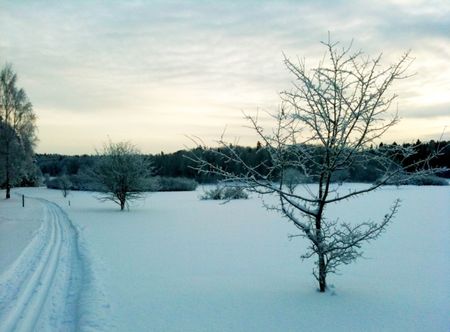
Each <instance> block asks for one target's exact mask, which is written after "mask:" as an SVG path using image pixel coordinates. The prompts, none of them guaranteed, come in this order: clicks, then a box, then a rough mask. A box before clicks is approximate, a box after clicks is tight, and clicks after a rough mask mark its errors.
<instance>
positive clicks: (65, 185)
mask: <svg viewBox="0 0 450 332" xmlns="http://www.w3.org/2000/svg"><path fill="white" fill-rule="evenodd" d="M58 182H59V187H60V188H61V193H62V195H63V197H64V198H66V197H67V196H68V195H69V193H70V188H71V187H72V182H71V181H70V178H69V176H68V175H67V174H63V175H62V176H61V177H60V178H59V179H58Z"/></svg>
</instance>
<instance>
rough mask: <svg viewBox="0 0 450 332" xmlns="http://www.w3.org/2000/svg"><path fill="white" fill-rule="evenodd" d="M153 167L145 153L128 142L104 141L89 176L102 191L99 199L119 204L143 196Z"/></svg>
mask: <svg viewBox="0 0 450 332" xmlns="http://www.w3.org/2000/svg"><path fill="white" fill-rule="evenodd" d="M151 171H152V167H151V165H150V163H149V161H148V160H147V159H146V158H145V156H143V155H141V154H140V152H139V150H138V149H137V148H136V147H135V146H134V145H133V144H131V143H129V142H120V143H112V142H109V143H108V144H105V146H104V148H103V151H102V153H101V154H100V156H99V161H98V163H97V164H96V165H95V167H94V169H93V170H92V173H91V175H90V176H91V177H92V178H93V180H94V181H95V182H96V183H97V187H98V188H99V189H100V190H101V191H102V192H103V195H102V196H100V197H99V199H100V200H103V201H105V200H110V201H113V202H115V203H117V204H118V205H119V206H120V210H123V209H124V208H125V207H128V206H129V204H128V203H129V201H131V200H135V199H138V198H140V197H142V195H143V192H144V190H145V189H146V188H147V187H148V186H147V183H148V180H149V178H150V176H151Z"/></svg>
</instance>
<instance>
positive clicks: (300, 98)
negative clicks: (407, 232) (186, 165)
mask: <svg viewBox="0 0 450 332" xmlns="http://www.w3.org/2000/svg"><path fill="white" fill-rule="evenodd" d="M323 45H324V46H325V47H326V53H325V56H324V58H323V60H322V61H321V62H320V63H319V64H318V66H317V67H316V68H314V69H311V70H308V69H307V68H306V66H305V62H304V61H301V60H298V62H293V61H291V60H290V59H288V58H287V57H285V59H284V62H285V65H286V67H287V69H288V71H289V72H290V73H291V74H292V75H293V77H294V82H293V87H292V88H291V89H290V90H286V91H283V92H281V99H282V103H281V106H280V108H279V110H278V112H277V113H276V114H274V115H273V118H274V121H275V126H274V127H273V128H272V130H271V131H270V132H266V131H265V130H264V128H263V127H262V126H261V125H260V123H259V122H258V118H257V116H256V117H252V116H246V119H247V120H248V121H249V122H250V123H251V127H252V128H253V129H254V130H255V131H256V133H257V134H258V136H259V140H260V141H261V142H263V146H265V148H264V149H265V150H266V151H268V152H269V153H270V158H271V160H270V162H264V161H263V162H262V164H261V165H258V166H257V167H254V166H250V165H248V164H246V163H245V162H244V160H243V159H242V158H241V157H240V155H239V153H238V152H237V151H236V149H234V148H233V146H232V145H231V144H229V143H227V142H226V141H225V140H224V139H223V136H222V138H221V139H220V140H219V141H218V143H219V144H220V146H221V147H222V148H221V149H211V153H215V154H219V155H220V157H221V158H222V160H224V161H225V164H226V163H235V164H238V165H239V166H240V169H243V170H244V171H243V172H241V173H239V174H235V173H232V172H230V171H227V170H226V169H225V168H223V167H220V166H219V165H215V164H213V163H211V162H208V161H206V160H205V159H204V158H203V157H202V155H201V154H197V155H194V156H193V159H194V160H195V161H196V163H197V166H196V168H197V169H198V170H199V171H200V172H205V173H214V174H216V175H220V176H222V177H224V178H225V179H226V180H228V181H232V182H239V183H240V184H242V185H244V186H245V187H246V188H247V189H248V190H250V191H253V192H256V193H258V194H262V195H263V197H264V195H276V196H277V197H278V200H277V201H278V203H277V204H275V205H270V206H266V207H268V208H270V209H274V210H276V211H279V212H280V213H281V214H282V216H283V217H285V218H287V219H288V220H289V221H291V222H292V223H293V224H294V225H295V226H296V227H297V228H298V230H299V231H300V233H299V234H298V235H293V236H301V237H304V238H306V239H308V240H309V242H310V246H309V248H308V250H307V252H306V253H305V254H304V255H303V256H302V257H303V258H310V257H313V256H314V257H315V258H316V261H315V268H314V270H313V274H314V276H315V278H316V280H317V281H318V284H319V290H320V292H325V290H326V289H327V281H326V280H327V275H328V274H329V273H334V272H336V270H337V268H338V266H339V265H341V264H349V263H351V262H352V261H354V260H355V259H356V258H358V257H359V256H361V254H362V251H361V246H362V244H363V243H364V242H369V241H371V240H374V239H376V238H377V237H379V236H380V234H381V233H382V232H383V231H384V230H385V228H386V226H387V225H388V224H389V223H390V221H391V220H392V219H393V217H394V215H395V214H396V212H397V210H398V208H399V201H398V200H397V201H395V202H394V203H393V205H392V207H391V208H390V210H389V211H388V212H387V213H386V215H385V216H384V218H383V219H382V220H380V221H379V222H373V221H366V222H362V223H359V224H356V225H355V224H351V223H346V222H341V221H338V220H330V219H329V218H327V216H326V213H325V212H326V207H327V205H329V204H332V203H338V202H340V201H343V200H347V199H350V198H352V197H356V196H359V195H361V194H364V193H368V192H371V191H374V190H376V189H377V188H379V187H380V186H382V185H383V184H385V183H386V182H387V181H388V180H389V179H391V178H392V177H394V176H396V175H398V174H400V173H402V174H404V175H409V176H414V174H415V175H418V174H425V173H427V172H431V171H430V170H429V169H428V170H425V166H427V161H428V159H427V160H422V161H418V162H416V163H414V164H413V165H410V166H408V167H407V168H405V167H403V166H402V160H403V159H404V158H406V157H408V156H410V155H411V154H414V153H415V152H414V146H409V147H402V146H396V147H394V148H390V149H375V150H373V149H370V145H371V144H373V143H374V142H376V140H377V139H378V138H379V137H381V136H382V135H383V134H384V133H385V132H386V131H387V130H388V129H389V128H391V127H392V126H393V125H394V124H396V123H397V121H398V117H397V115H396V113H391V111H390V109H391V105H392V103H393V101H394V100H395V98H396V95H395V94H391V93H389V88H390V87H391V86H392V84H393V83H394V82H395V81H397V80H400V79H403V78H405V77H407V76H406V74H405V71H406V70H407V68H408V66H409V65H410V63H411V58H410V57H409V54H408V53H406V54H404V55H403V56H401V57H400V59H399V60H398V61H397V62H396V63H394V64H392V65H388V66H387V67H382V65H381V61H382V56H381V55H379V56H378V57H376V58H370V57H369V56H366V55H365V54H363V53H362V52H361V51H356V52H354V51H352V47H351V45H350V46H349V47H346V48H343V47H341V46H340V45H339V44H338V43H333V42H331V41H330V40H328V41H327V42H324V43H323ZM200 143H201V142H200ZM200 145H201V144H200ZM195 151H199V150H198V149H197V150H194V153H195ZM369 160H370V161H371V162H372V163H374V164H376V167H377V168H378V171H380V172H382V174H383V176H382V177H381V179H380V180H379V181H378V182H376V183H374V184H372V185H368V186H366V187H365V188H363V189H361V188H359V189H354V190H352V191H350V192H346V193H344V194H341V193H340V192H339V191H338V187H339V185H338V184H337V185H332V182H333V177H334V176H335V175H336V174H339V172H342V171H345V170H348V169H349V167H350V166H352V165H353V164H354V163H355V162H358V163H361V162H368V161H369ZM259 166H264V167H259ZM261 168H262V169H265V170H266V172H265V173H262V172H260V171H258V170H259V169H261ZM292 169H295V170H297V172H300V173H301V174H302V176H303V177H304V178H307V179H312V180H313V181H315V182H316V183H317V184H316V185H307V184H303V186H305V190H302V191H299V190H294V189H295V188H293V183H290V182H289V181H290V180H289V176H287V177H286V176H285V173H286V172H290V170H292ZM287 179H288V183H285V181H286V180H287Z"/></svg>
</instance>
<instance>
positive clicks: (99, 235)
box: [0, 185, 450, 331]
mask: <svg viewBox="0 0 450 332" xmlns="http://www.w3.org/2000/svg"><path fill="white" fill-rule="evenodd" d="M352 186H354V185H352ZM344 190H345V188H344ZM14 192H15V193H24V194H25V195H27V196H28V197H37V198H41V200H32V199H27V200H26V204H27V205H26V207H25V208H24V209H23V208H22V207H21V205H20V203H21V202H20V200H19V199H18V198H17V197H15V198H14V199H13V200H11V201H5V200H1V201H0V231H1V233H0V241H1V242H0V249H1V252H0V273H1V275H0V331H8V329H10V327H11V326H15V327H16V328H17V329H18V330H20V329H22V330H27V328H28V327H30V326H32V325H33V324H34V326H37V327H39V328H40V330H49V331H51V330H64V331H65V330H70V329H73V330H74V329H78V330H90V331H99V330H105V331H111V330H113V331H114V330H115V331H449V329H450V315H449V312H450V282H449V281H450V241H448V239H449V235H450V222H449V221H450V205H449V204H448V203H449V198H450V188H449V187H403V188H400V189H398V188H395V187H386V188H383V189H382V190H379V191H377V192H375V193H373V194H370V195H367V196H363V197H362V198H360V199H357V200H352V201H348V202H345V203H344V204H341V205H336V206H333V207H332V208H331V209H330V210H329V213H330V214H332V215H335V216H338V215H339V216H340V217H341V219H342V220H361V219H363V220H366V219H368V218H372V219H375V220H376V218H380V217H382V216H383V214H384V213H386V211H387V209H388V207H389V205H390V204H391V202H392V201H393V200H394V199H395V198H397V197H399V198H401V199H402V206H401V209H400V212H399V214H398V215H397V217H396V219H395V221H394V222H393V224H392V225H390V227H389V228H388V230H387V232H386V233H385V234H383V235H382V237H381V238H380V239H379V240H377V241H375V242H373V243H370V244H368V245H366V246H365V259H360V260H359V261H357V262H356V263H355V264H353V265H349V266H345V267H343V268H342V269H341V272H342V275H331V276H330V278H329V284H332V285H334V288H332V290H331V292H328V293H327V294H319V293H318V292H316V290H315V289H316V283H315V282H314V280H313V277H312V275H311V269H312V261H303V262H302V261H301V260H300V258H299V256H300V254H301V253H302V250H303V248H304V246H305V245H306V242H305V241H304V240H303V239H298V238H297V239H293V240H292V241H289V240H288V239H287V235H288V234H295V233H296V229H295V228H294V226H292V225H291V224H289V223H288V222H287V221H285V220H282V219H281V218H280V216H278V215H277V214H274V213H272V212H267V211H266V210H265V209H264V208H263V207H262V206H261V202H260V200H259V199H258V198H257V197H253V198H251V199H249V200H241V201H234V202H231V203H228V204H224V205H223V204H220V203H219V202H216V201H200V200H199V199H198V196H199V195H200V194H201V189H199V190H198V191H197V192H187V193H153V194H150V195H148V196H147V197H146V199H145V200H143V201H139V202H137V203H136V204H134V205H133V206H132V208H131V210H130V211H127V212H120V211H119V210H118V207H117V206H116V205H113V204H109V203H100V202H99V201H97V200H96V199H95V197H94V194H92V193H86V192H72V193H71V194H70V196H69V197H68V199H69V200H70V203H71V205H70V206H69V205H68V201H67V199H64V198H63V197H62V195H61V192H59V191H55V190H47V189H42V188H27V189H21V188H19V189H15V190H14ZM0 194H1V193H0ZM42 199H43V200H42ZM50 202H54V203H56V204H53V203H50ZM33 236H34V238H33ZM28 243H30V244H28ZM27 245H28V246H27ZM55 248H58V252H59V253H60V254H59V255H58V254H56V253H55V251H54V250H55ZM23 250H24V251H23ZM22 251H23V252H22ZM44 259H45V262H43V260H44ZM30 262H31V263H30ZM33 262H34V263H33ZM25 279H26V280H28V281H30V280H31V281H32V282H31V283H30V282H24V280H25ZM22 284H24V285H28V286H27V287H28V288H29V289H28V288H27V289H22V288H21V287H20V285H22ZM49 285H51V287H50V286H49ZM6 286H7V287H6ZM40 305H42V306H43V308H39V307H40ZM58 326H59V327H61V328H60V329H58V328H57V327H58Z"/></svg>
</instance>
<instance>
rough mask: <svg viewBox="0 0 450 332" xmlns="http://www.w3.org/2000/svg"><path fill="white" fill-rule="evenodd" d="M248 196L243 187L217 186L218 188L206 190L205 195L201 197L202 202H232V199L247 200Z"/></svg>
mask: <svg viewBox="0 0 450 332" xmlns="http://www.w3.org/2000/svg"><path fill="white" fill-rule="evenodd" d="M247 198H248V194H247V193H246V192H245V190H244V188H243V187H239V186H223V185H217V186H216V187H214V188H212V189H210V190H205V192H204V194H203V195H202V196H201V197H200V199H202V200H210V199H212V200H227V201H228V200H232V199H247Z"/></svg>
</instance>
